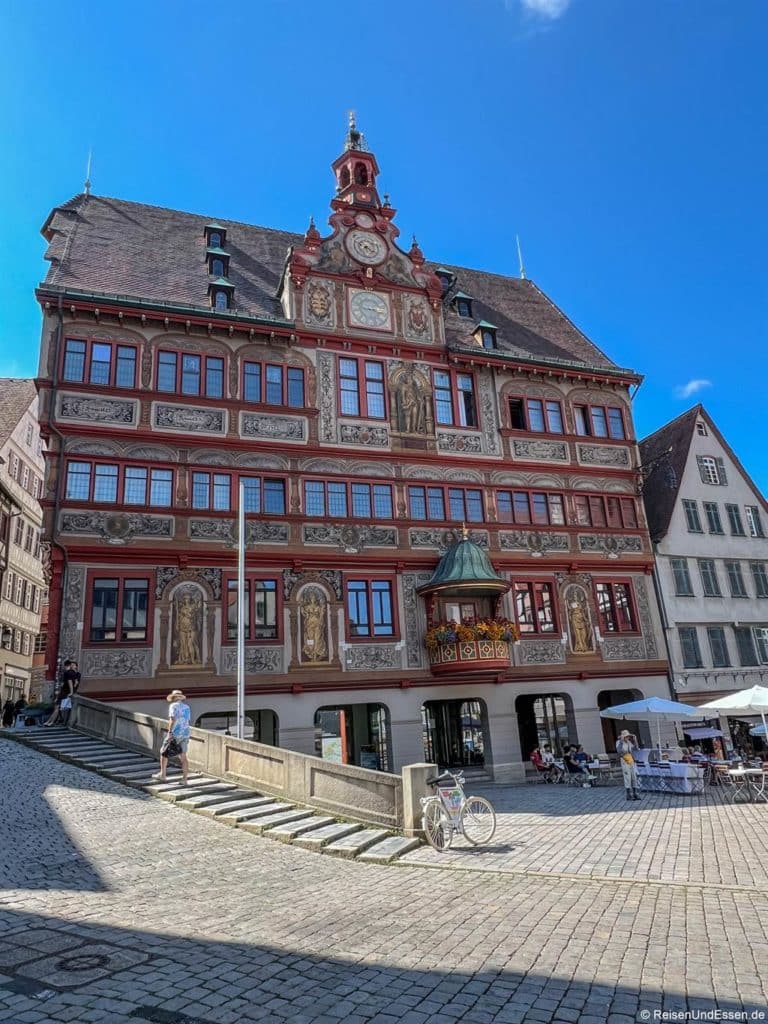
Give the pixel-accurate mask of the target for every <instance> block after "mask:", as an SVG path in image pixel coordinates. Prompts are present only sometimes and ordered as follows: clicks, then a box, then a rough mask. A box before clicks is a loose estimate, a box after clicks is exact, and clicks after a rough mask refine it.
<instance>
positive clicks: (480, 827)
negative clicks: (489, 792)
mask: <svg viewBox="0 0 768 1024" xmlns="http://www.w3.org/2000/svg"><path fill="white" fill-rule="evenodd" d="M461 830H462V832H463V833H464V835H465V836H466V837H467V840H468V841H469V842H470V843H472V845H473V846H481V845H482V844H483V843H490V841H491V839H493V834H494V832H495V831H496V812H495V811H494V809H493V807H492V806H491V805H490V803H489V802H488V801H487V800H486V799H485V797H482V796H471V797H469V798H468V799H467V800H466V802H465V803H464V806H463V807H462V809H461Z"/></svg>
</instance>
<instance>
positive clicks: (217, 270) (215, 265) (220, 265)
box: [211, 257, 224, 277]
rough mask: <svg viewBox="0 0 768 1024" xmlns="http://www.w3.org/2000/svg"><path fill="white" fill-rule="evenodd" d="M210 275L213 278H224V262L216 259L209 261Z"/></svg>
mask: <svg viewBox="0 0 768 1024" xmlns="http://www.w3.org/2000/svg"><path fill="white" fill-rule="evenodd" d="M211 273H212V274H213V276H214V277H224V260H222V259H219V258H218V257H217V258H216V259H214V260H211Z"/></svg>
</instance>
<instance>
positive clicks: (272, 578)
mask: <svg viewBox="0 0 768 1024" xmlns="http://www.w3.org/2000/svg"><path fill="white" fill-rule="evenodd" d="M245 580H246V583H248V584H251V583H253V582H254V581H255V582H257V583H258V582H267V581H269V582H271V583H274V584H275V635H274V636H270V637H254V636H253V629H254V626H255V618H254V614H253V606H254V599H255V594H256V592H255V590H254V588H253V586H248V587H247V588H246V593H245V599H246V601H247V602H248V635H247V636H246V638H245V642H246V643H247V644H278V643H282V642H283V587H282V582H281V574H280V573H279V572H277V571H275V572H274V573H269V572H246V574H245ZM230 583H235V584H237V573H233V572H229V573H223V574H222V579H221V595H222V613H221V642H222V644H224V645H226V646H230V647H231V646H233V645H235V644H236V643H237V637H232V638H230V637H229V614H228V613H229V585H230ZM234 592H235V603H237V586H235V591H234Z"/></svg>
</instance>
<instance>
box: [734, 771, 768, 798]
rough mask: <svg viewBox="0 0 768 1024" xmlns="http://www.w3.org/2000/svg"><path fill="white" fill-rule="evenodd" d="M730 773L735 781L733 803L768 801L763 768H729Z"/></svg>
mask: <svg viewBox="0 0 768 1024" xmlns="http://www.w3.org/2000/svg"><path fill="white" fill-rule="evenodd" d="M728 774H729V775H730V776H731V778H732V779H733V781H734V787H733V796H732V797H731V800H732V801H733V803H737V802H739V803H756V802H757V801H758V800H765V801H766V802H768V795H766V792H765V772H764V771H763V769H762V768H729V769H728Z"/></svg>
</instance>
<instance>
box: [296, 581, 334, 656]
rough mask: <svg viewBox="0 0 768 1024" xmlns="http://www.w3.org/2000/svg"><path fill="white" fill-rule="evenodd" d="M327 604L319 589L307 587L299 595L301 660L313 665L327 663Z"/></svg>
mask: <svg viewBox="0 0 768 1024" xmlns="http://www.w3.org/2000/svg"><path fill="white" fill-rule="evenodd" d="M327 608H328V602H327V600H326V597H325V594H324V593H323V592H322V590H321V589H320V588H319V587H307V588H306V590H304V592H303V593H302V595H301V601H300V603H299V609H300V613H301V660H302V662H308V663H310V664H314V663H316V662H326V661H328V660H329V659H328V615H327Z"/></svg>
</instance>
